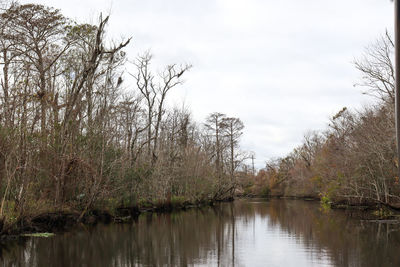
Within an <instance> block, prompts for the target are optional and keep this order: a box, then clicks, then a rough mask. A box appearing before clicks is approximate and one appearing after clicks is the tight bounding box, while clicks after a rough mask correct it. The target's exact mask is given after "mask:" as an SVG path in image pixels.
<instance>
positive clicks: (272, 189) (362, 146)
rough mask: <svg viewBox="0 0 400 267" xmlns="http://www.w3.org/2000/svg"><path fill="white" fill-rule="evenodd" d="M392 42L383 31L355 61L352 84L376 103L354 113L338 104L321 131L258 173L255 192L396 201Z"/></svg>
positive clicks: (399, 194) (353, 201)
mask: <svg viewBox="0 0 400 267" xmlns="http://www.w3.org/2000/svg"><path fill="white" fill-rule="evenodd" d="M393 62H394V42H393V40H392V38H391V36H390V35H389V34H388V33H387V32H386V34H384V35H383V36H381V37H380V38H379V39H378V40H377V41H376V42H374V43H372V44H371V45H369V46H368V47H367V48H366V49H365V52H364V54H363V55H362V56H361V57H360V58H359V59H356V60H355V61H354V65H355V67H356V68H357V69H358V70H359V72H360V73H361V80H360V82H359V83H358V84H357V85H359V86H362V87H363V88H365V90H364V94H367V95H370V96H371V97H373V98H375V99H376V101H375V102H374V103H373V104H371V105H370V106H367V107H364V108H363V109H361V110H358V111H350V110H348V109H347V108H343V109H342V110H340V111H339V112H338V113H337V114H336V115H334V116H333V117H332V118H331V119H330V121H329V126H328V128H327V129H326V130H324V131H321V132H316V131H311V132H309V133H307V134H306V135H305V136H304V139H303V142H302V144H301V145H300V146H299V147H297V148H295V149H294V150H293V151H292V152H291V153H290V154H289V155H287V156H286V157H283V158H279V159H276V160H270V161H268V162H267V164H266V168H265V169H263V170H262V171H261V172H259V173H258V176H257V177H256V183H257V185H258V186H257V188H258V190H262V188H264V192H265V193H267V194H268V193H269V194H272V195H290V196H309V197H317V198H323V199H324V200H326V201H336V202H345V203H350V204H373V203H379V204H384V205H389V206H396V204H397V203H399V202H400V186H399V177H397V174H396V173H397V168H398V166H399V159H398V158H397V156H396V142H395V140H396V139H395V113H394V102H395V83H394V80H395V74H394V65H393Z"/></svg>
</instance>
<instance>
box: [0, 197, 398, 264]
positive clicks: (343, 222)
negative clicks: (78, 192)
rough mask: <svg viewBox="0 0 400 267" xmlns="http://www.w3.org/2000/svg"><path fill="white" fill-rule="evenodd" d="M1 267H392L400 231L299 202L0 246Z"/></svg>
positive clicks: (148, 217)
mask: <svg viewBox="0 0 400 267" xmlns="http://www.w3.org/2000/svg"><path fill="white" fill-rule="evenodd" d="M0 252H1V253H0V261H1V262H2V266H40V267H41V266H61V267H63V266H74V267H75V266H107V267H108V266H250V267H256V266H279V267H282V266H296V267H302V266H304V267H312V266H318V267H320V266H346V267H347V266H352V267H353V266H357V267H358V266H360V267H361V266H362V267H378V266H379V267H380V266H384V267H389V266H400V224H395V223H378V222H368V221H363V220H360V219H356V218H354V217H353V216H349V214H348V212H345V211H341V210H328V211H325V210H323V209H321V208H320V205H319V203H317V202H310V201H301V200H260V199H259V200H256V199H254V200H237V201H235V202H233V203H221V204H218V205H216V206H214V207H205V208H201V209H190V210H188V211H180V212H173V213H163V214H151V213H148V214H142V215H140V216H139V217H138V218H137V220H135V221H134V222H133V223H132V224H109V225H97V226H94V227H83V226H82V227H79V228H76V229H75V230H74V231H70V232H67V233H59V234H56V235H55V236H53V237H50V238H26V239H21V240H19V241H17V242H12V243H7V244H5V245H2V246H1V250H0Z"/></svg>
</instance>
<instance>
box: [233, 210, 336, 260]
mask: <svg viewBox="0 0 400 267" xmlns="http://www.w3.org/2000/svg"><path fill="white" fill-rule="evenodd" d="M236 239H237V243H238V247H237V250H236V251H237V252H236V253H235V254H236V255H237V258H238V259H240V260H239V261H240V263H241V264H242V265H243V266H310V267H312V266H333V264H332V263H331V262H330V257H329V255H328V254H327V253H326V251H325V250H319V249H318V248H316V247H305V245H304V242H303V241H302V238H301V237H296V236H295V235H291V234H289V233H287V232H286V231H284V230H282V229H280V227H279V226H277V225H272V224H271V223H270V220H269V218H268V217H267V218H260V217H256V218H255V220H254V221H253V224H251V223H250V224H248V223H243V221H241V220H239V221H238V222H237V236H236Z"/></svg>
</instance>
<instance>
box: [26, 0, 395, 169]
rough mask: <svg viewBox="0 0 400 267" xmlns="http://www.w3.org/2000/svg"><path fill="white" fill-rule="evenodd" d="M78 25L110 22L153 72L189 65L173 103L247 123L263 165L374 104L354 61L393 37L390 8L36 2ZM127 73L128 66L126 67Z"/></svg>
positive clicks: (223, 0) (377, 1)
mask: <svg viewBox="0 0 400 267" xmlns="http://www.w3.org/2000/svg"><path fill="white" fill-rule="evenodd" d="M28 2H29V3H40V4H44V5H48V6H53V7H55V8H59V9H61V11H62V13H63V14H64V15H65V16H67V17H70V18H73V19H75V20H77V21H78V22H91V23H96V22H97V17H98V15H99V13H100V12H103V13H104V14H109V13H110V14H111V17H110V23H109V28H108V29H109V34H110V35H111V36H112V37H113V38H114V39H116V40H120V39H121V38H123V37H130V36H132V37H133V40H132V42H131V44H130V46H129V48H128V49H127V52H128V55H129V57H130V58H132V59H133V58H134V57H135V56H136V55H137V54H138V53H142V52H143V51H145V50H148V49H150V50H151V52H152V53H153V54H154V57H155V58H154V59H155V60H154V67H155V68H158V69H161V68H162V66H164V65H166V64H170V63H190V64H192V65H193V69H192V70H191V71H190V73H188V74H187V75H186V78H185V81H186V82H185V84H184V85H183V86H181V87H179V88H176V89H175V90H174V92H172V93H171V95H170V98H169V104H170V105H171V106H172V105H179V106H180V105H181V103H182V102H185V105H186V106H188V107H190V109H191V111H192V113H193V117H194V118H195V120H196V121H198V122H202V121H204V119H205V117H206V116H207V115H208V114H209V113H211V112H215V111H218V112H221V113H225V114H227V115H229V116H235V117H239V118H241V119H242V120H243V122H244V124H245V127H246V128H245V131H244V135H243V138H242V147H243V149H245V150H248V151H254V152H255V153H256V166H257V167H259V168H260V167H263V166H264V163H265V161H266V160H267V159H269V158H275V157H280V156H284V155H286V154H287V153H288V152H290V151H291V150H292V149H293V148H294V147H296V146H298V145H299V144H300V143H301V140H302V138H303V135H304V133H306V132H307V131H309V130H318V129H324V128H326V125H327V122H328V119H329V117H331V116H332V115H334V114H335V113H336V112H337V111H339V110H340V109H341V108H343V107H344V106H346V107H348V108H360V107H361V106H362V105H365V104H367V103H368V102H369V101H370V100H369V99H368V98H367V97H366V96H363V95H362V94H361V90H362V88H358V87H354V86H353V84H355V83H357V81H359V77H360V75H359V73H358V72H357V71H356V70H355V69H354V66H353V65H352V61H353V60H354V58H357V57H359V56H360V55H362V52H363V49H364V48H365V46H367V45H368V44H370V43H371V42H373V41H374V40H376V39H377V38H378V37H379V35H381V34H383V33H384V32H385V30H386V29H388V30H389V32H392V31H393V22H392V21H393V3H391V2H390V1H389V0H386V1H385V0H335V1H332V0H113V1H112V0H68V1H66V0H37V1H36V0H34V1H22V3H28ZM128 68H129V66H128Z"/></svg>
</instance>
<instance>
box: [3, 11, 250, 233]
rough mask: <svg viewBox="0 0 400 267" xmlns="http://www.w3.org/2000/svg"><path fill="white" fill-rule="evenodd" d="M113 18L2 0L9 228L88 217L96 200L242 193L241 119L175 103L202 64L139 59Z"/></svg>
mask: <svg viewBox="0 0 400 267" xmlns="http://www.w3.org/2000/svg"><path fill="white" fill-rule="evenodd" d="M108 19H109V18H108V17H100V19H99V23H98V25H90V24H79V23H77V22H75V21H73V20H71V19H69V18H66V17H64V16H63V15H62V14H61V13H60V11H59V10H57V9H54V8H51V7H46V6H42V5H33V4H27V5H20V4H18V3H9V4H8V6H3V9H2V10H1V14H0V52H1V53H0V60H1V61H0V64H1V70H0V73H1V79H0V80H1V95H0V109H1V113H0V195H1V199H0V204H1V206H0V218H1V228H3V232H4V231H6V229H7V227H6V226H7V225H12V224H13V223H14V222H16V221H18V220H19V219H20V218H26V217H29V216H34V215H37V214H39V213H44V212H50V211H59V210H64V211H74V212H79V214H80V216H79V218H80V219H81V218H82V217H83V216H84V215H85V214H86V213H87V212H89V211H91V210H93V209H103V210H104V209H109V210H112V209H115V208H117V207H133V206H146V205H149V206H154V205H155V206H157V205H159V206H163V205H178V204H182V203H183V202H190V203H201V202H209V201H216V200H223V199H227V198H231V197H232V196H233V194H234V192H235V188H236V185H237V182H236V181H237V176H238V175H240V174H243V172H241V171H240V170H241V169H242V168H241V165H242V163H243V160H244V158H245V156H244V153H242V152H241V151H240V148H239V139H240V137H241V135H242V130H243V128H244V125H243V123H242V121H241V120H240V119H238V118H233V117H229V116H226V115H225V114H222V113H217V112H216V113H212V114H210V115H209V117H208V118H207V119H206V121H205V122H204V123H196V122H194V121H193V119H192V117H191V114H190V111H188V110H187V109H186V108H181V109H179V108H169V107H168V105H167V103H166V102H167V97H168V94H169V92H170V91H171V90H175V89H176V88H178V87H179V86H180V85H181V84H182V83H183V78H184V77H185V73H186V72H188V71H189V70H190V69H191V66H190V65H183V64H182V65H180V64H171V65H168V66H165V67H164V68H163V69H162V70H161V71H160V70H158V69H154V68H153V66H152V55H151V54H150V53H143V54H140V55H138V56H136V55H131V57H130V58H129V61H128V55H127V53H126V52H125V51H124V49H125V48H126V47H127V46H128V45H130V43H131V42H133V40H131V39H127V40H124V41H122V42H120V43H118V42H115V41H112V40H109V38H107V36H106V26H107V23H108ZM126 69H129V73H126V71H125V70H126ZM127 80H128V81H129V80H130V81H133V82H126V81H127ZM3 226H4V227H3Z"/></svg>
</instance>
